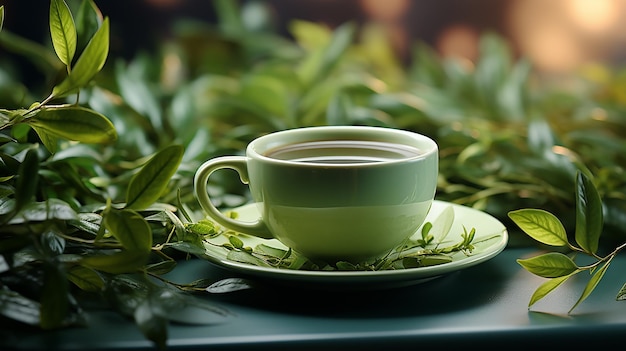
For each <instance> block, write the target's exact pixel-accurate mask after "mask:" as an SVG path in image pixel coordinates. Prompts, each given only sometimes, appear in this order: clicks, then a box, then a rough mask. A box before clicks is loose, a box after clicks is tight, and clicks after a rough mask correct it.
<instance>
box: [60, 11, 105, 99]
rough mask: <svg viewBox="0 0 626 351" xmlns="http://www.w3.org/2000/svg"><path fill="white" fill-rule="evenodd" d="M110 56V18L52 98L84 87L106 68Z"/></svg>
mask: <svg viewBox="0 0 626 351" xmlns="http://www.w3.org/2000/svg"><path fill="white" fill-rule="evenodd" d="M108 55H109V18H108V17H107V18H105V19H104V21H103V22H102V26H100V28H99V29H98V31H97V32H96V34H94V36H93V37H92V38H91V40H90V41H89V44H87V47H86V48H85V50H84V51H83V53H82V54H81V55H80V57H79V58H78V60H77V61H76V65H75V66H74V68H73V69H72V71H71V72H70V73H69V75H68V76H67V77H66V78H65V80H63V81H62V82H61V83H60V84H59V85H57V86H55V87H54V88H53V89H52V97H57V98H58V97H63V96H66V95H69V94H71V93H74V92H76V91H77V90H78V89H80V88H82V87H84V86H85V85H86V84H87V83H88V82H89V81H90V80H91V79H92V78H93V77H94V76H95V75H96V74H97V73H98V72H100V70H101V69H102V67H103V66H104V63H105V62H106V59H107V56H108Z"/></svg>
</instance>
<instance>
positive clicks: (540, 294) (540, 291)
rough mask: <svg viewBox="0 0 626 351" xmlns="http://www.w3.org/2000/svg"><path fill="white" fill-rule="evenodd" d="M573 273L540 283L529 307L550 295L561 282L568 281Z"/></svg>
mask: <svg viewBox="0 0 626 351" xmlns="http://www.w3.org/2000/svg"><path fill="white" fill-rule="evenodd" d="M571 276H572V275H571V274H570V275H564V276H562V277H556V278H552V279H550V280H548V281H546V282H544V283H543V284H541V285H539V287H538V288H537V290H535V292H534V293H533V295H532V296H531V297H530V301H529V302H528V307H530V306H532V305H534V304H535V303H536V302H537V301H539V300H541V299H543V298H544V297H546V295H548V294H549V293H550V292H551V291H553V290H554V289H556V288H558V287H559V286H560V285H561V284H563V283H564V282H565V281H567V280H568V279H569V278H570V277H571Z"/></svg>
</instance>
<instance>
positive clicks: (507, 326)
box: [0, 248, 626, 350]
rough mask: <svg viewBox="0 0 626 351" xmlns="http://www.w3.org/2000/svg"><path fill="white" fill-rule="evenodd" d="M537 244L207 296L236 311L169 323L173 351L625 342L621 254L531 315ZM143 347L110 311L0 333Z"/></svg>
mask: <svg viewBox="0 0 626 351" xmlns="http://www.w3.org/2000/svg"><path fill="white" fill-rule="evenodd" d="M537 252H538V251H537V250H536V249H528V248H507V249H505V250H504V252H502V253H500V254H499V255H498V256H496V257H495V258H493V259H491V260H489V261H487V262H484V263H482V264H479V265H477V266H474V267H470V268H467V269H465V270H461V271H458V272H455V273H452V274H449V275H446V276H443V277H439V278H437V279H435V280H432V281H429V282H426V283H423V284H419V285H414V286H410V287H402V288H395V289H390V290H380V291H367V292H343V293H337V292H334V293H324V292H311V291H306V290H298V289H293V290H292V291H286V290H285V289H281V290H276V289H272V288H271V287H261V288H257V289H252V290H243V291H238V292H233V293H228V294H217V295H209V296H207V298H210V299H211V300H212V301H215V302H216V303H217V304H219V305H220V306H222V307H225V308H226V309H228V310H230V311H231V312H233V313H234V317H233V318H232V319H230V320H229V321H228V322H227V323H223V324H217V325H210V326H207V325H175V324H173V325H171V326H170V327H169V336H168V340H169V349H170V350H221V349H228V350H231V349H232V350H257V349H268V350H277V349H285V350H303V349H312V350H313V349H315V350H317V349H320V350H328V349H333V350H334V349H341V350H345V349H359V350H364V349H371V350H389V349H415V350H417V349H425V348H433V347H443V348H444V349H448V348H452V347H454V348H461V347H463V348H468V349H469V348H472V349H475V348H477V347H479V348H482V347H486V348H489V349H495V348H507V349H508V348H514V347H515V348H518V349H519V347H520V346H526V347H535V348H539V347H541V348H542V349H547V347H557V346H558V349H563V348H565V347H576V348H580V347H583V346H585V345H591V346H596V347H599V346H608V345H610V344H614V343H617V344H621V343H623V341H621V340H623V339H624V336H625V335H626V301H624V302H620V301H615V295H616V294H617V292H618V291H619V289H620V288H621V286H622V284H623V283H624V281H626V275H624V274H623V272H624V267H626V256H620V257H618V258H617V259H616V260H615V261H614V262H613V264H612V266H611V267H610V268H609V270H608V272H607V273H606V275H605V277H604V279H603V280H602V281H601V283H600V285H599V286H598V288H597V289H596V290H595V291H594V293H593V294H592V295H591V296H590V297H589V298H588V299H587V300H586V301H585V302H583V303H582V304H581V305H579V306H578V307H577V308H576V309H575V310H574V312H573V313H572V314H571V315H568V313H567V312H568V310H569V309H570V307H571V306H572V305H573V304H574V303H575V301H576V300H577V299H578V297H579V295H580V294H581V292H582V290H583V287H584V285H585V284H586V280H585V279H583V278H584V277H583V276H582V275H581V276H580V277H576V278H575V279H573V280H571V281H568V282H567V283H565V284H564V285H563V286H561V287H559V288H558V290H556V291H554V292H552V293H551V294H550V295H549V296H547V297H546V298H545V299H544V300H542V301H539V302H538V303H537V304H536V306H534V307H533V308H532V310H531V311H529V310H528V308H527V304H528V300H529V298H530V296H531V294H532V293H533V291H534V290H535V289H536V288H537V286H539V284H540V283H541V282H542V281H543V280H542V279H541V278H538V277H535V276H533V275H531V274H530V273H528V272H526V271H524V270H523V269H522V268H521V267H520V266H519V265H518V264H517V263H516V262H515V260H516V259H517V258H520V257H524V256H527V255H532V254H536V253H537ZM174 273H175V274H174V275H173V277H174V278H175V279H180V281H181V282H188V281H191V280H193V279H197V278H202V277H209V278H211V279H221V278H225V277H233V276H236V275H235V274H233V273H230V272H228V271H225V270H223V269H221V268H219V267H216V266H214V265H212V264H210V263H209V262H206V261H203V260H192V261H188V262H183V263H182V264H181V265H180V267H179V268H177V270H176V271H175V272H174ZM6 349H19V350H149V349H153V346H152V344H151V343H150V342H149V341H147V340H145V339H144V337H143V336H142V334H141V333H140V332H139V331H138V330H137V328H136V327H135V325H134V324H132V323H131V322H129V321H127V320H125V319H124V318H122V317H121V316H119V315H117V314H115V313H113V312H109V311H97V312H90V324H89V327H88V328H76V329H69V330H61V331H54V332H33V331H32V330H31V331H30V332H26V331H22V330H6V329H4V330H3V331H2V340H0V350H6Z"/></svg>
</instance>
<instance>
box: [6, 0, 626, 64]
mask: <svg viewBox="0 0 626 351" xmlns="http://www.w3.org/2000/svg"><path fill="white" fill-rule="evenodd" d="M36 2H46V3H47V1H45V0H37V1H24V0H3V1H0V4H3V5H5V8H6V13H7V16H6V19H5V21H6V22H5V28H7V29H8V30H10V31H13V32H15V33H18V34H22V35H24V36H26V37H29V38H32V39H35V40H41V37H42V36H44V35H47V33H48V27H47V26H48V20H47V15H48V6H33V4H34V3H36ZM240 2H241V3H245V2H246V1H244V0H242V1H240ZM265 2H266V3H268V4H270V5H271V8H272V11H273V13H272V16H273V17H274V21H273V23H274V24H275V26H276V29H277V30H278V31H280V32H281V33H284V34H285V35H288V32H287V26H288V25H289V22H290V21H291V20H293V19H303V20H308V21H313V22H316V23H324V24H326V25H328V26H329V27H330V28H334V27H336V26H338V25H340V24H342V23H345V22H347V21H356V22H365V21H370V22H371V21H373V22H377V23H379V24H381V25H383V26H384V27H385V29H386V32H387V34H388V36H389V40H390V41H391V42H392V43H393V45H394V48H395V49H396V50H397V51H398V53H399V55H401V57H403V58H405V59H407V60H408V55H409V53H410V47H411V44H412V43H413V42H415V41H416V40H420V41H424V42H426V43H428V44H429V45H431V46H433V47H435V48H436V49H437V50H438V52H439V53H440V54H441V55H442V56H459V57H463V58H467V59H470V60H473V59H475V58H476V55H477V42H478V39H479V36H480V34H481V33H483V32H485V31H493V32H497V33H499V34H500V35H502V36H503V37H505V38H507V39H508V40H509V41H510V44H511V46H512V49H513V50H514V52H515V53H516V54H517V55H523V56H526V57H528V58H529V59H530V60H531V61H532V62H533V65H534V66H535V69H536V70H537V71H539V72H543V73H546V74H554V75H562V74H569V73H571V72H572V71H574V70H576V69H579V68H580V67H581V66H583V65H585V64H587V63H590V62H602V63H604V64H608V65H613V64H620V63H622V62H623V61H624V60H625V59H626V45H625V44H626V31H624V30H622V24H623V23H625V22H624V21H625V20H626V1H623V0H550V1H545V0H289V1H284V0H265ZM96 3H97V5H98V6H99V7H100V9H101V10H102V12H103V13H104V14H105V15H107V16H110V18H111V22H112V26H111V28H112V38H111V40H112V42H111V52H112V54H113V55H114V56H116V55H117V56H124V57H127V58H129V57H132V56H133V55H135V54H136V53H137V52H138V51H141V50H151V49H154V48H155V47H156V46H157V45H158V43H159V41H161V40H162V39H163V38H166V37H167V36H168V35H169V33H170V31H171V28H172V25H173V23H175V22H176V21H178V20H180V19H183V18H184V19H194V20H200V21H207V22H212V21H214V20H215V13H214V12H215V11H214V5H213V1H208V0H131V1H97V2H96ZM25 19H27V20H25Z"/></svg>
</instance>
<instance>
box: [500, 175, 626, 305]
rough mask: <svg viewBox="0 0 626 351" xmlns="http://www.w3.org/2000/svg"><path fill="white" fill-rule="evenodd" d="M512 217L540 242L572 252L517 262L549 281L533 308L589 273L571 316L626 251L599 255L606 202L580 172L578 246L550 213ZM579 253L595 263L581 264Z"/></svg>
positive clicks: (625, 290) (625, 295) (623, 295)
mask: <svg viewBox="0 0 626 351" xmlns="http://www.w3.org/2000/svg"><path fill="white" fill-rule="evenodd" d="M509 217H510V218H511V219H512V220H513V221H514V222H515V224H517V225H518V226H519V227H520V228H521V229H522V230H523V231H524V232H525V233H526V234H528V235H529V236H530V237H532V238H533V239H535V240H537V241H538V242H540V243H542V244H545V245H548V246H553V247H558V248H561V249H566V250H568V251H569V253H568V254H565V253H563V252H561V251H555V252H547V253H543V254H539V255H537V256H534V257H531V258H526V259H518V260H517V262H518V263H519V264H520V265H521V266H522V267H523V268H524V269H526V270H527V271H529V272H530V273H533V274H535V275H537V276H540V277H543V278H547V279H549V280H547V281H546V282H544V283H542V284H541V285H540V286H539V287H538V288H537V289H536V290H535V292H534V293H533V295H532V296H531V298H530V301H529V303H528V307H529V308H530V307H531V306H533V305H534V304H535V303H536V302H537V301H539V300H541V299H543V298H544V297H545V296H546V295H548V294H549V293H550V292H552V291H553V290H555V289H556V288H558V287H559V286H560V285H561V284H563V283H565V282H566V281H567V280H568V279H570V278H571V277H573V276H575V275H577V274H579V273H581V272H589V273H590V274H591V278H590V279H589V281H588V282H587V284H586V286H585V288H584V290H583V292H582V294H581V295H580V297H579V298H578V300H577V301H576V303H574V305H573V306H572V307H571V308H570V310H569V311H568V313H571V312H572V311H573V310H574V309H575V308H576V307H577V306H579V305H580V304H581V303H582V302H583V301H584V300H586V299H587V297H589V295H590V294H591V293H592V292H593V291H594V289H595V288H596V287H597V286H598V283H599V282H600V280H601V279H602V277H603V276H604V274H605V273H606V271H607V269H608V268H609V266H610V265H611V262H612V261H613V259H614V258H615V256H616V255H617V254H618V253H619V252H620V251H621V250H623V249H624V248H626V243H624V244H621V245H619V246H617V247H616V248H615V249H614V250H612V251H611V252H609V253H608V254H606V255H604V256H602V255H600V254H599V253H598V248H599V239H600V235H601V233H602V227H603V223H604V220H603V212H602V201H601V198H600V195H599V194H598V191H597V189H596V187H595V185H594V184H593V182H592V180H591V179H590V178H589V177H588V176H587V175H586V174H584V173H582V172H579V173H578V175H577V178H576V229H575V233H574V240H575V241H576V244H574V243H571V242H570V241H571V240H570V239H569V237H568V235H567V232H566V230H565V228H564V226H563V224H562V223H561V221H560V220H559V219H558V218H557V217H556V216H555V215H553V214H552V213H550V212H548V211H545V210H540V209H520V210H515V211H511V212H509ZM578 254H582V255H584V256H587V257H588V258H591V260H592V262H591V263H588V264H579V263H577V262H576V258H577V255H578ZM616 299H617V300H626V284H625V285H624V286H623V287H622V288H621V289H620V291H619V292H618V294H617V297H616Z"/></svg>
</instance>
